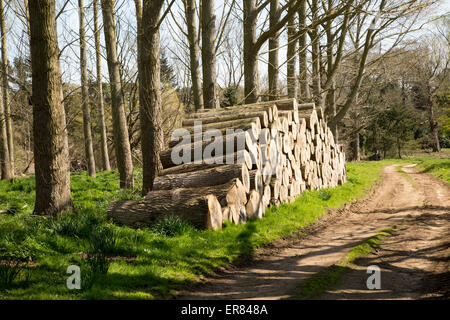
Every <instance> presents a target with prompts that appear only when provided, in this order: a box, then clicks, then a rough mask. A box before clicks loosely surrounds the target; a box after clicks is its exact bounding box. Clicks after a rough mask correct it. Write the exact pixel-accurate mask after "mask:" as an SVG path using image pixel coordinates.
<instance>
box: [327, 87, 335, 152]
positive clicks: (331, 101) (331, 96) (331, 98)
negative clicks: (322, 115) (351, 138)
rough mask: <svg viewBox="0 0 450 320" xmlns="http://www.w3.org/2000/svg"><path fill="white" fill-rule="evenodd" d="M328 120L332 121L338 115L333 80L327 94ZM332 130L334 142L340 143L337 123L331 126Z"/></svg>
mask: <svg viewBox="0 0 450 320" xmlns="http://www.w3.org/2000/svg"><path fill="white" fill-rule="evenodd" d="M326 100H327V109H326V110H327V118H329V119H331V118H333V117H334V116H335V115H336V83H335V81H334V80H333V81H332V82H331V85H330V88H329V90H328V92H327V97H326ZM330 130H331V132H332V133H333V136H334V141H335V142H336V143H337V142H338V128H337V123H333V124H331V125H330Z"/></svg>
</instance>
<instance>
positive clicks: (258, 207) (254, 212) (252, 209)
mask: <svg viewBox="0 0 450 320" xmlns="http://www.w3.org/2000/svg"><path fill="white" fill-rule="evenodd" d="M262 207H263V201H262V196H261V194H260V193H259V192H258V191H256V190H251V191H250V194H249V197H248V201H247V204H246V205H245V210H246V213H247V218H248V219H249V220H256V219H260V218H262V209H263V208H262Z"/></svg>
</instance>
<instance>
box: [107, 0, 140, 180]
mask: <svg viewBox="0 0 450 320" xmlns="http://www.w3.org/2000/svg"><path fill="white" fill-rule="evenodd" d="M101 4H102V13H103V29H104V35H105V44H106V54H107V62H108V71H109V78H110V86H111V105H112V117H113V133H114V148H115V152H116V159H117V168H118V169H119V174H120V187H121V188H125V189H132V188H133V186H134V177H133V161H132V159H131V148H130V141H129V137H128V128H127V121H126V118H125V110H124V101H123V95H122V84H121V81H120V69H119V61H118V59H117V43H116V34H115V29H116V27H115V21H114V20H115V19H114V0H101Z"/></svg>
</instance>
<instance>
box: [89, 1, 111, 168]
mask: <svg viewBox="0 0 450 320" xmlns="http://www.w3.org/2000/svg"><path fill="white" fill-rule="evenodd" d="M97 1H98V0H93V2H92V3H93V6H94V41H95V58H96V68H97V97H98V111H99V112H98V113H99V114H98V122H99V126H100V142H101V153H102V167H103V170H105V171H110V170H111V164H110V162H109V154H108V142H107V137H106V124H105V101H104V99H103V80H102V57H101V53H100V28H99V25H98V4H97Z"/></svg>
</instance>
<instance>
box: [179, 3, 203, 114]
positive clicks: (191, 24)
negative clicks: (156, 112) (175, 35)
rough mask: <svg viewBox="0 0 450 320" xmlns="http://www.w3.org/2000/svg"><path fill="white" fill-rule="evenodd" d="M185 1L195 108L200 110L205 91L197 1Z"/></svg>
mask: <svg viewBox="0 0 450 320" xmlns="http://www.w3.org/2000/svg"><path fill="white" fill-rule="evenodd" d="M183 3H184V10H185V13H186V24H187V38H188V43H189V58H190V61H189V62H190V70H191V81H192V94H193V100H194V106H195V110H199V109H203V92H202V84H201V76H200V57H199V51H200V47H199V39H198V36H197V32H198V31H197V19H196V10H195V9H196V1H195V0H184V1H183Z"/></svg>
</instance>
